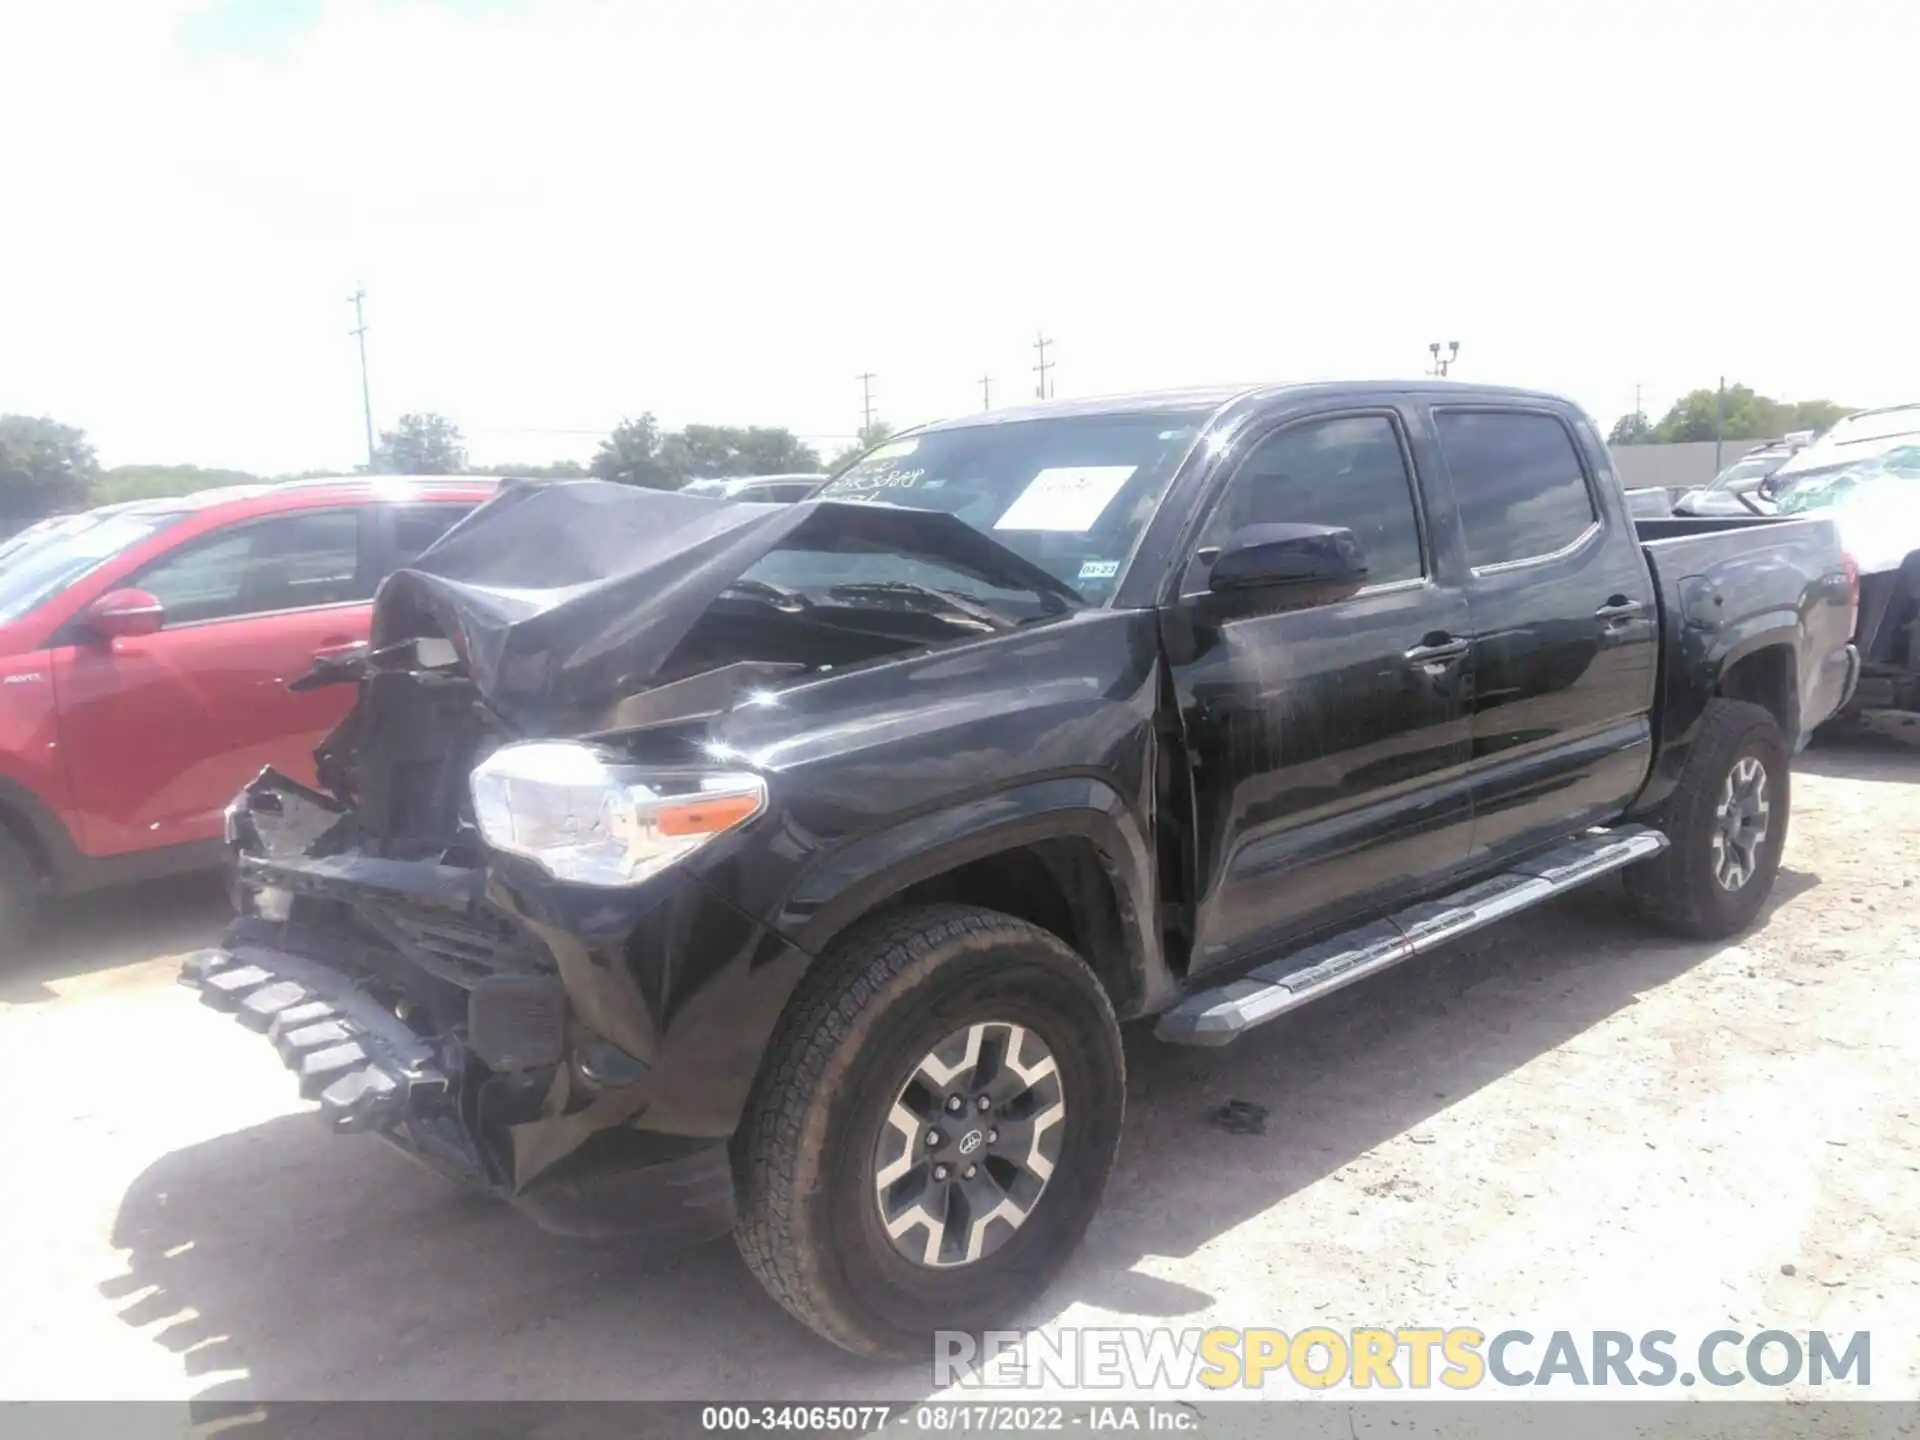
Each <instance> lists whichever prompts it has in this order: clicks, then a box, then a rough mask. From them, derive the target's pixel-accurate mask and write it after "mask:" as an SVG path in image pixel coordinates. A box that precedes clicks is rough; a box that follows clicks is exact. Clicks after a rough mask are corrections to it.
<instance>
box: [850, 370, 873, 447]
mask: <svg viewBox="0 0 1920 1440" xmlns="http://www.w3.org/2000/svg"><path fill="white" fill-rule="evenodd" d="M853 378H854V379H856V380H858V381H859V382H860V438H861V439H862V440H865V439H866V436H867V432H868V431H869V430H871V429H873V372H872V371H871V370H863V371H861V373H860V374H858V375H856V376H854V377H853Z"/></svg>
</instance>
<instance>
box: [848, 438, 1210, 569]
mask: <svg viewBox="0 0 1920 1440" xmlns="http://www.w3.org/2000/svg"><path fill="white" fill-rule="evenodd" d="M1211 413H1212V412H1211V410H1202V409H1198V408H1195V409H1191V410H1156V411H1151V412H1140V413H1134V414H1119V415H1062V416H1057V417H1054V416H1049V417H1047V418H1045V419H1040V420H1009V421H1002V422H994V421H986V422H983V423H979V424H972V425H962V426H955V427H953V428H951V429H942V430H932V431H928V432H926V433H924V434H920V435H913V436H908V437H905V438H903V439H900V440H895V441H892V442H890V443H888V444H885V445H882V446H880V447H879V448H878V449H876V450H874V451H872V452H871V453H870V454H868V455H866V456H865V457H864V458H862V459H861V460H859V461H858V462H857V463H856V464H854V465H853V466H852V467H851V468H849V469H847V470H844V471H842V472H841V473H840V474H839V475H837V476H835V477H834V478H833V480H831V481H830V482H828V484H827V485H826V486H825V487H824V488H823V489H822V490H821V491H820V492H819V493H818V495H817V496H816V497H815V498H817V499H820V500H855V501H860V502H863V503H873V504H887V505H905V506H912V507H914V508H916V509H921V510H942V511H945V512H946V513H947V514H949V515H953V516H956V517H958V518H959V519H961V520H964V521H965V522H966V523H967V524H969V525H971V526H973V527H974V528H975V529H976V530H980V531H982V532H984V533H985V534H987V535H990V536H992V537H993V538H994V539H995V540H998V541H999V542H1000V543H1001V544H1003V545H1005V546H1006V547H1007V548H1008V549H1010V550H1014V551H1017V552H1018V553H1019V554H1021V555H1022V556H1024V557H1025V558H1026V559H1028V560H1031V561H1033V562H1034V563H1035V564H1036V565H1038V566H1040V567H1041V568H1042V569H1044V570H1046V571H1048V572H1050V573H1051V574H1053V575H1054V576H1056V577H1057V578H1058V579H1060V580H1062V581H1064V582H1065V583H1066V584H1067V585H1069V586H1071V587H1072V588H1073V589H1075V590H1077V591H1078V592H1079V593H1080V594H1081V596H1082V597H1084V598H1085V599H1086V600H1087V601H1088V602H1089V603H1091V604H1101V603H1103V602H1105V601H1106V600H1107V599H1109V598H1110V597H1111V596H1112V594H1113V589H1114V586H1115V584H1116V582H1117V579H1118V577H1119V574H1120V567H1121V566H1122V565H1123V564H1124V563H1125V562H1126V559H1127V556H1128V554H1129V553H1130V552H1131V550H1132V549H1133V543H1134V541H1135V540H1136V539H1138V538H1139V535H1140V531H1141V530H1142V529H1143V528H1144V527H1145V525H1146V523H1147V520H1148V519H1149V517H1151V516H1152V514H1153V511H1154V507H1155V506H1156V505H1158V504H1159V502H1160V496H1161V494H1162V493H1163V492H1164V491H1165V489H1166V487H1167V482H1168V481H1169V480H1171V479H1172V478H1173V472H1174V470H1175V469H1176V468H1178V466H1179V464H1180V459H1181V457H1182V456H1183V455H1185V454H1186V452H1187V448H1188V446H1190V445H1191V444H1192V443H1193V439H1194V436H1196V435H1197V434H1199V432H1200V427H1201V426H1202V425H1204V424H1205V423H1206V420H1207V417H1208V416H1209V415H1210V414H1211ZM895 568H896V569H897V567H895ZM835 578H836V580H847V581H860V580H864V579H867V578H869V577H867V576H865V575H854V574H845V575H837V576H836V577H835ZM871 578H874V579H882V578H894V576H893V574H892V572H891V571H890V572H889V575H888V576H886V577H882V576H879V575H878V574H876V575H875V576H874V577H871ZM898 578H901V579H906V580H918V577H915V576H906V575H902V576H899V577H898ZM920 583H927V582H925V581H921V582H920ZM937 583H940V584H946V585H951V584H952V583H953V582H952V578H951V577H950V576H949V577H947V578H945V579H944V580H941V581H938V582H937Z"/></svg>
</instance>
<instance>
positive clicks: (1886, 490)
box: [1775, 411, 1920, 725]
mask: <svg viewBox="0 0 1920 1440" xmlns="http://www.w3.org/2000/svg"><path fill="white" fill-rule="evenodd" d="M1909 414H1910V415H1912V416H1913V417H1914V418H1916V419H1920V411H1911V412H1909ZM1898 438H1899V439H1900V440H1901V441H1902V442H1903V443H1900V444H1898V445H1896V446H1895V448H1892V449H1887V450H1882V449H1880V448H1879V447H1878V444H1877V443H1876V444H1875V445H1874V446H1873V449H1874V452H1875V453H1872V454H1869V455H1867V456H1865V457H1864V458H1859V459H1855V460H1853V461H1852V462H1850V463H1847V464H1843V465H1839V466H1822V467H1819V468H1817V469H1810V470H1808V471H1806V472H1805V473H1803V474H1802V475H1801V476H1800V477H1799V478H1797V479H1796V480H1795V481H1794V482H1793V483H1792V484H1790V485H1788V486H1786V487H1784V488H1783V490H1782V492H1781V494H1780V497H1779V500H1778V503H1777V505H1776V506H1775V510H1776V513H1778V514H1780V515H1784V516H1801V517H1807V516H1824V517H1826V518H1828V519H1830V520H1831V521H1832V522H1833V524H1834V526H1835V528H1836V529H1837V530H1838V531H1839V534H1840V537H1841V540H1842V542H1843V543H1844V544H1845V545H1846V547H1847V553H1848V555H1849V556H1850V557H1851V559H1852V562H1853V564H1854V565H1855V566H1856V567H1857V568H1858V570H1859V574H1860V622H1859V630H1858V632H1857V633H1856V634H1855V636H1854V644H1855V645H1856V646H1857V647H1858V649H1859V651H1860V661H1861V676H1860V684H1859V687H1858V689H1857V690H1856V691H1855V694H1854V697H1853V700H1852V703H1851V704H1850V705H1849V706H1848V707H1847V709H1846V711H1845V713H1844V714H1843V716H1842V717H1841V718H1842V719H1843V720H1845V721H1847V722H1850V723H1851V722H1858V721H1862V720H1867V719H1869V718H1871V717H1872V716H1874V715H1875V714H1876V713H1885V714H1888V715H1890V716H1893V717H1897V718H1898V719H1899V721H1900V722H1901V723H1902V724H1903V725H1904V724H1912V723H1913V722H1914V720H1915V719H1916V718H1917V717H1920V434H1910V435H1904V436H1901V437H1898Z"/></svg>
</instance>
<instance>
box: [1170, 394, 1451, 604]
mask: <svg viewBox="0 0 1920 1440" xmlns="http://www.w3.org/2000/svg"><path fill="white" fill-rule="evenodd" d="M1285 524H1301V525H1337V526H1340V527H1342V528H1344V529H1347V530H1351V531H1352V532H1353V538H1354V539H1356V540H1358V541H1359V542H1360V552H1361V554H1362V555H1363V556H1364V557H1365V558H1366V562H1367V583H1368V584H1369V585H1391V584H1393V583H1394V582H1395V581H1396V580H1417V579H1419V578H1420V576H1422V575H1423V574H1425V573H1426V571H1425V568H1424V567H1423V566H1422V564H1421V561H1420V522H1419V520H1418V519H1417V518H1416V516H1415V513H1414V508H1413V477H1412V476H1411V475H1409V474H1408V473H1407V462H1406V458H1405V453H1404V452H1403V451H1402V449H1401V446H1400V435H1399V432H1398V431H1397V430H1396V429H1395V428H1394V424H1393V422H1392V421H1391V420H1389V419H1388V418H1387V417H1386V416H1384V415H1343V416H1341V417H1339V418H1337V419H1328V420H1309V421H1306V422H1304V423H1302V424H1298V425H1289V426H1287V427H1286V428H1285V429H1283V430H1279V431H1276V432H1275V433H1273V434H1272V435H1269V436H1267V437H1266V438H1265V439H1264V440H1261V441H1259V442H1258V443H1257V444H1256V445H1255V446H1254V448H1253V449H1252V450H1251V451H1250V452H1249V453H1248V455H1247V458H1246V459H1245V460H1244V461H1242V462H1241V464H1240V468H1239V469H1237V470H1235V471H1234V474H1233V479H1232V480H1231V481H1229V482H1228V484H1227V493H1226V494H1225V496H1223V497H1222V498H1221V501H1220V508H1219V509H1217V510H1215V511H1214V512H1213V518H1212V519H1211V520H1209V521H1208V522H1207V529H1206V533H1205V534H1204V535H1203V536H1202V537H1201V540H1200V545H1201V547H1202V548H1205V547H1207V546H1218V545H1224V544H1226V543H1227V541H1229V540H1230V539H1232V538H1233V534H1234V532H1235V531H1237V530H1240V529H1242V528H1243V527H1245V526H1248V525H1285Z"/></svg>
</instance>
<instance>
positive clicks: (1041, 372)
mask: <svg viewBox="0 0 1920 1440" xmlns="http://www.w3.org/2000/svg"><path fill="white" fill-rule="evenodd" d="M1036 333H1037V334H1038V335H1039V337H1040V338H1039V339H1037V340H1035V341H1034V342H1033V348H1034V349H1035V350H1038V351H1039V352H1040V363H1039V364H1038V365H1036V366H1034V367H1033V370H1034V373H1035V374H1036V375H1038V376H1039V377H1040V383H1039V384H1038V385H1036V386H1035V387H1034V391H1033V393H1034V395H1035V397H1036V398H1038V399H1041V400H1044V399H1046V398H1047V372H1048V371H1049V370H1051V369H1052V368H1053V362H1052V361H1051V360H1049V359H1047V346H1049V345H1051V344H1052V343H1053V341H1051V340H1049V339H1048V338H1047V333H1046V331H1044V330H1042V331H1038V332H1036Z"/></svg>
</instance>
